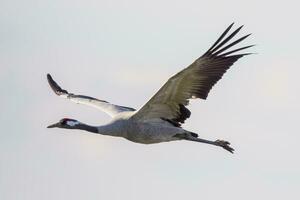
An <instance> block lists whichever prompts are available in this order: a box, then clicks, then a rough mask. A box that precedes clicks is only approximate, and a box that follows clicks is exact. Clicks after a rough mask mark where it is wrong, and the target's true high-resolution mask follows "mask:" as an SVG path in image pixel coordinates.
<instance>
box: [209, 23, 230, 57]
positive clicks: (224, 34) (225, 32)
mask: <svg viewBox="0 0 300 200" xmlns="http://www.w3.org/2000/svg"><path fill="white" fill-rule="evenodd" d="M233 25H234V22H233V23H232V24H230V25H229V26H228V27H227V28H226V30H225V31H224V32H223V33H222V34H221V36H220V37H219V38H218V39H217V41H216V42H215V43H214V44H213V45H212V46H211V47H210V48H209V49H208V50H207V51H206V52H205V53H204V55H207V54H209V53H210V51H211V50H212V49H213V48H214V47H215V46H216V45H218V43H219V42H220V41H221V40H222V39H223V38H224V37H225V36H226V34H227V33H228V31H229V30H230V29H231V28H232V26H233Z"/></svg>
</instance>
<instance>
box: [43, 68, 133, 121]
mask: <svg viewBox="0 0 300 200" xmlns="http://www.w3.org/2000/svg"><path fill="white" fill-rule="evenodd" d="M47 79H48V83H49V85H50V87H51V88H52V90H53V91H54V92H55V94H57V95H58V96H61V97H63V98H66V99H69V100H71V101H73V102H75V103H78V104H84V105H88V106H92V107H95V108H97V109H99V110H101V111H103V112H105V113H106V114H108V115H110V116H111V117H114V116H115V115H117V114H118V113H120V112H125V111H135V109H134V108H129V107H125V106H118V105H114V104H111V103H109V102H107V101H103V100H99V99H96V98H93V97H89V96H85V95H76V94H72V93H68V91H67V90H64V89H62V88H61V87H60V86H59V85H58V84H57V83H56V82H55V81H54V80H53V79H52V77H51V75H50V74H47Z"/></svg>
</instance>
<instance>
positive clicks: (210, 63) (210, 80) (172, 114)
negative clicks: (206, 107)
mask: <svg viewBox="0 0 300 200" xmlns="http://www.w3.org/2000/svg"><path fill="white" fill-rule="evenodd" d="M232 26H233V24H231V25H230V26H229V27H228V28H227V29H226V30H225V31H224V32H223V34H222V35H221V36H220V37H219V38H218V40H217V41H216V42H215V43H214V44H213V45H212V46H211V48H209V50H208V51H207V52H206V53H205V54H204V55H202V56H201V57H200V58H198V59H197V60H196V61H194V62H193V63H192V64H191V65H190V66H188V67H187V68H185V69H184V70H182V71H180V72H179V73H177V74H176V75H174V76H173V77H171V78H170V79H169V80H168V81H167V82H166V83H165V84H164V85H163V86H162V88H160V90H159V91H158V92H157V93H156V94H155V95H154V96H153V97H152V98H151V99H150V100H149V101H148V102H147V103H146V104H145V105H144V106H143V107H142V108H141V109H140V110H139V111H137V113H135V114H134V115H133V116H132V118H133V119H135V120H141V121H151V120H155V119H159V118H160V119H163V120H166V121H168V122H170V123H172V124H173V125H175V126H178V127H179V126H181V124H182V123H184V121H185V120H186V119H187V118H189V117H190V115H191V112H190V111H189V110H188V109H187V108H186V106H187V105H188V103H189V99H191V98H201V99H206V98H207V95H208V93H209V91H210V89H211V88H212V87H213V86H214V84H215V83H216V82H217V81H218V80H220V79H221V78H222V76H223V74H224V73H225V72H226V70H227V69H229V67H230V66H231V65H233V63H234V62H235V61H237V60H238V59H239V58H241V57H243V56H245V55H248V54H249V53H243V54H233V53H236V52H239V51H240V50H243V49H247V48H249V47H252V46H253V45H250V46H245V47H242V48H237V49H234V50H230V51H227V52H225V51H226V50H227V49H229V48H230V47H232V46H234V45H236V44H237V43H239V42H241V41H242V40H244V39H246V38H247V37H248V36H249V35H250V34H248V35H246V36H244V37H241V38H239V39H238V40H235V41H233V42H231V43H230V44H227V43H228V41H230V40H231V39H232V38H233V37H234V36H235V35H236V34H237V33H238V32H239V31H240V29H241V28H242V27H243V26H241V27H239V28H238V29H236V30H235V31H234V32H232V33H231V34H230V35H229V36H228V37H226V38H225V39H224V40H223V38H224V37H225V36H226V34H227V33H228V31H229V30H230V29H231V27H232ZM225 44H227V45H225Z"/></svg>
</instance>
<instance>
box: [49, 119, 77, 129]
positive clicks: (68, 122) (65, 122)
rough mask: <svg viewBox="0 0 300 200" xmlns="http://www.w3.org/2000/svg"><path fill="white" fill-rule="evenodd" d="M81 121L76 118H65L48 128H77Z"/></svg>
mask: <svg viewBox="0 0 300 200" xmlns="http://www.w3.org/2000/svg"><path fill="white" fill-rule="evenodd" d="M80 124H81V123H80V122H79V121H77V120H75V119H69V118H63V119H61V120H60V121H59V122H57V123H55V124H52V125H49V126H48V127H47V128H55V127H57V128H66V129H76V128H77V126H78V125H80Z"/></svg>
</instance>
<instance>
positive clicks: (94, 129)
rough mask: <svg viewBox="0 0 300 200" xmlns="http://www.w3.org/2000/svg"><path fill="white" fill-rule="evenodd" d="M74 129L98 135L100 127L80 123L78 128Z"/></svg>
mask: <svg viewBox="0 0 300 200" xmlns="http://www.w3.org/2000/svg"><path fill="white" fill-rule="evenodd" d="M73 129H80V130H84V131H88V132H92V133H98V127H96V126H90V125H87V124H84V123H79V124H77V125H76V126H74V127H73Z"/></svg>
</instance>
